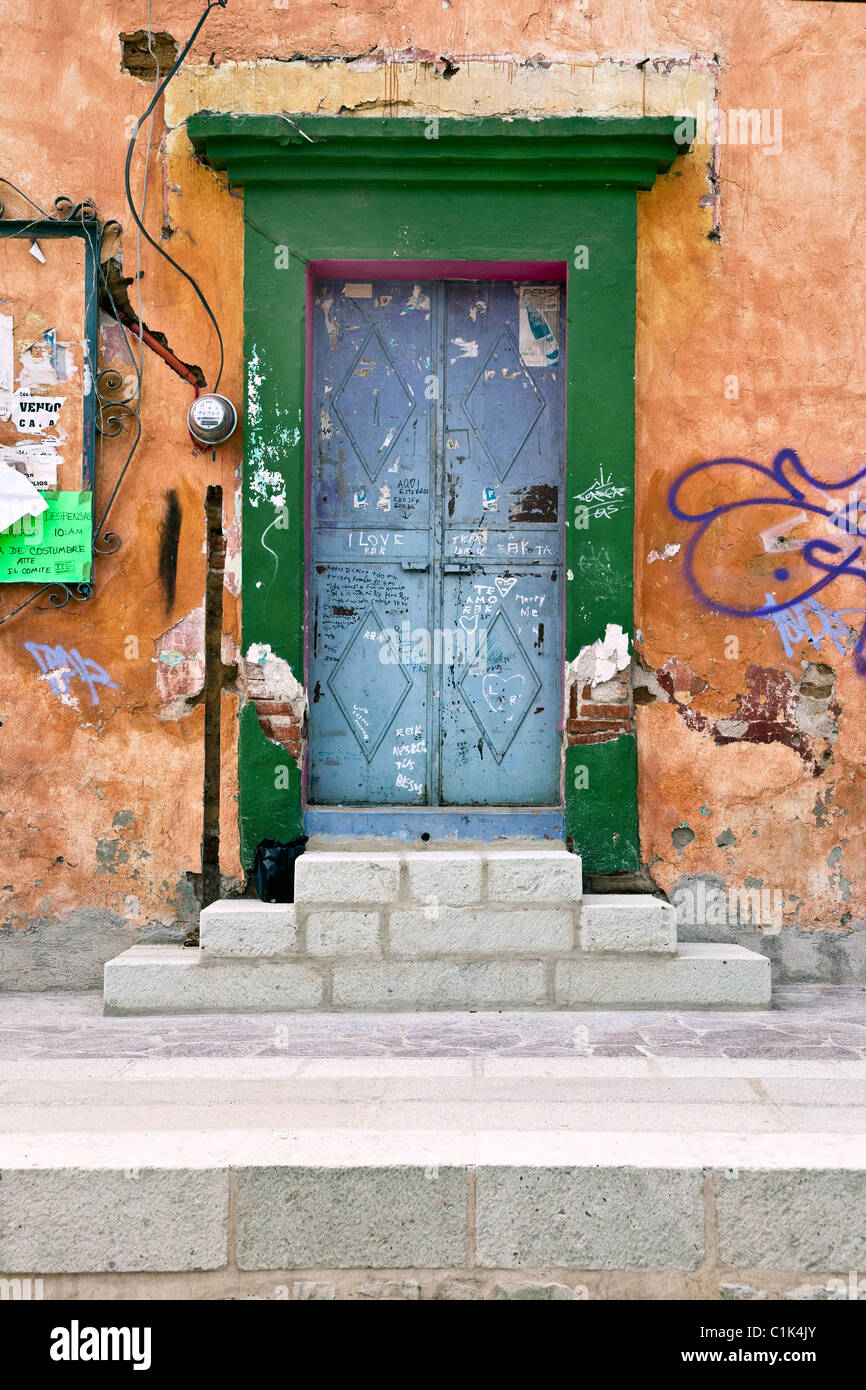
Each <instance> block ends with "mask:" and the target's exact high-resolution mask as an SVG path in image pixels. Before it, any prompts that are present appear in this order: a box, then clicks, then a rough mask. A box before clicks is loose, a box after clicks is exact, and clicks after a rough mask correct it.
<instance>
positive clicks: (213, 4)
mask: <svg viewBox="0 0 866 1390" xmlns="http://www.w3.org/2000/svg"><path fill="white" fill-rule="evenodd" d="M227 3H228V0H210V4H209V5H208V7H207V9H206V10H205V11H204V13H203V14H202V16H201V18H200V19H199V21H198V23H197V24H196V26H195V28H194V29H193V31H192V33H191V34H190V36H189V38H188V39H187V41H186V43H185V45H184V47H183V48H182V49H181V51H180V53H179V54H178V57H177V59H176V61H175V63H174V66H173V67H172V68H171V69H170V70H169V72H168V73H167V74H166V76H165V77H164V78H163V80H162V82H161V83H160V84H159V86H158V87H157V88H156V90H155V92H154V94H153V96H152V98H151V100H150V103H149V105H148V107H147V110H146V111H145V112H144V115H142V116H140V117H139V119H138V121H137V122H136V125H135V130H134V131H133V132H132V139H131V140H130V142H129V149H128V150H127V152H126V166H125V168H124V171H123V183H124V189H125V191H126V201H127V204H128V205H129V211H130V212H131V213H132V217H133V220H134V222H135V225H136V226H137V228H138V230H139V233H140V235H141V236H143V237H144V239H145V241H147V242H148V243H149V244H150V245H151V246H152V247H153V249H154V250H155V251H158V252H159V254H160V255H161V256H163V257H164V258H165V260H167V261H168V263H169V265H171V266H174V269H175V270H176V271H177V272H178V274H179V275H182V276H183V278H184V280H186V281H188V283H189V284H190V285H192V287H193V289H194V290H195V293H196V294H197V296H198V298H199V301H200V302H201V305H202V308H203V309H204V311H205V313H206V314H207V316H208V318H209V319H210V321H211V323H212V324H213V327H214V331H215V332H216V335H217V341H218V343H219V357H220V365H219V371H218V372H217V378H216V383H215V385H214V391H218V390H219V384H220V380H221V378H222V374H223V366H224V363H225V351H224V348H223V338H222V334H221V332H220V327H219V324H218V323H217V321H216V315H215V314H214V311H213V309H212V308H211V307H210V305H209V304H208V302H207V299H206V298H205V296H204V294H203V292H202V290H201V289H200V288H199V285H198V282H197V281H196V280H195V278H194V277H193V276H192V275H191V274H190V273H189V271H188V270H184V268H183V266H181V265H178V263H177V261H176V260H174V259H173V257H171V256H170V255H169V254H168V252H167V251H166V250H165V248H164V247H162V246H160V245H159V243H158V242H157V241H154V239H153V237H152V236H151V235H150V232H149V231H148V230H147V228H146V227H145V225H144V223H143V222H142V220H141V218H140V217H139V215H138V212H137V211H136V207H135V203H134V202H133V198H132V189H131V187H130V178H129V171H130V168H131V166H132V156H133V153H134V151H135V142H136V140H137V139H138V134H139V131H140V130H141V128H142V126H143V125H144V123H145V121H146V120H147V119H148V117H149V116H150V115H151V112H152V111H153V110H154V108H155V106H156V104H157V102H158V101H159V99H160V97H161V96H162V94H163V92H164V91H165V89H166V87H167V86H168V84H169V82H170V81H171V79H172V78H173V77H174V75H175V73H176V72H177V70H178V68H179V67H180V65H181V63H182V62H183V60H184V58H185V57H186V55H187V53H188V52H189V50H190V49H191V48H192V45H193V44H194V43H195V40H196V39H197V37H198V33H199V30H200V29H201V27H202V25H203V24H204V22H205V20H206V19H207V17H208V15H209V14H210V12H211V10H215V9H221V10H223V9H225V7H226V4H227ZM157 75H158V74H157ZM146 177H147V175H146V171H145V179H146ZM143 208H144V203H143V202H142V210H143ZM139 283H140V281H139ZM139 321H140V318H139Z"/></svg>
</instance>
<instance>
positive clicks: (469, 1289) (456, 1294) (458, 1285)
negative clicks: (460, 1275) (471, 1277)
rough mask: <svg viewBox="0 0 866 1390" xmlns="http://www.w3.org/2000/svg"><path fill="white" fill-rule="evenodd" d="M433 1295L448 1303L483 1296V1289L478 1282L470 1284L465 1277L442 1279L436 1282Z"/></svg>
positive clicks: (468, 1300) (466, 1300)
mask: <svg viewBox="0 0 866 1390" xmlns="http://www.w3.org/2000/svg"><path fill="white" fill-rule="evenodd" d="M433 1297H434V1298H435V1299H438V1300H441V1301H444V1302H448V1303H456V1302H470V1301H472V1300H475V1299H481V1298H483V1297H484V1291H483V1289H481V1287H480V1286H479V1285H478V1284H470V1283H469V1282H468V1280H465V1279H443V1280H442V1283H441V1284H437V1286H436V1291H435V1293H434V1294H433Z"/></svg>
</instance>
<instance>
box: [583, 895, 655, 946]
mask: <svg viewBox="0 0 866 1390" xmlns="http://www.w3.org/2000/svg"><path fill="white" fill-rule="evenodd" d="M580 945H581V948H582V949H583V950H584V951H605V952H609V951H614V952H620V951H625V952H634V951H641V952H642V951H646V952H650V953H652V954H664V955H673V954H674V952H675V951H676V949H677V914H676V910H675V908H673V907H672V906H671V904H670V903H666V902H662V900H661V899H660V898H654V897H653V896H652V895H651V894H649V893H586V894H585V895H584V897H583V899H582V901H581V904H580Z"/></svg>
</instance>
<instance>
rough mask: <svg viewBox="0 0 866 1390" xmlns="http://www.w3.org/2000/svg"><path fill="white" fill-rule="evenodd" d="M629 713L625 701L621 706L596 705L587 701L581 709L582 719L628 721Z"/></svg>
mask: <svg viewBox="0 0 866 1390" xmlns="http://www.w3.org/2000/svg"><path fill="white" fill-rule="evenodd" d="M629 713H630V711H629V706H628V704H627V703H626V702H625V701H624V702H623V703H622V704H621V705H596V704H594V703H593V702H592V701H591V700H587V701H585V702H584V703H583V704H582V705H581V707H580V717H581V719H628V717H629Z"/></svg>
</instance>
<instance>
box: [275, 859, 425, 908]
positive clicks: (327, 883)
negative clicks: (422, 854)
mask: <svg viewBox="0 0 866 1390" xmlns="http://www.w3.org/2000/svg"><path fill="white" fill-rule="evenodd" d="M399 888H400V856H399V855H398V854H376V855H372V854H362V853H359V852H347V853H341V852H337V851H332V850H311V851H308V852H307V853H306V854H302V855H301V857H300V859H298V861H297V863H296V864H295V902H296V903H298V904H303V905H304V906H306V905H308V904H309V905H311V906H312V905H313V904H317V903H344V904H352V905H355V906H360V905H363V906H367V905H370V906H373V905H375V904H377V903H385V902H394V901H395V899H396V898H397V895H398V893H399Z"/></svg>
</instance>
